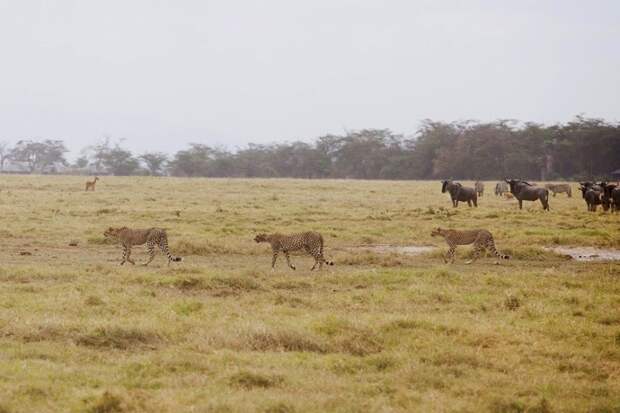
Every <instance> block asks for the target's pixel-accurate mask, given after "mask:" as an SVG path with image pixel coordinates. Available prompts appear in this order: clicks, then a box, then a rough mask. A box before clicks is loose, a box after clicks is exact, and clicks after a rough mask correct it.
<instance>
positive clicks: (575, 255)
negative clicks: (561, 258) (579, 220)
mask: <svg viewBox="0 0 620 413" xmlns="http://www.w3.org/2000/svg"><path fill="white" fill-rule="evenodd" d="M545 249H546V250H549V251H553V252H555V253H556V254H560V255H566V256H569V257H571V258H572V259H574V260H576V261H616V260H620V250H610V249H601V248H594V247H553V248H545Z"/></svg>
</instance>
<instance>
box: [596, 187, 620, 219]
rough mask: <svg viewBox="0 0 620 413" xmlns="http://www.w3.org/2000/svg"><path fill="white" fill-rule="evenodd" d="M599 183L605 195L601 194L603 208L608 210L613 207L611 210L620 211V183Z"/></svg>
mask: <svg viewBox="0 0 620 413" xmlns="http://www.w3.org/2000/svg"><path fill="white" fill-rule="evenodd" d="M599 185H600V186H601V187H602V188H603V195H602V196H601V202H602V205H603V209H604V210H605V211H607V210H608V209H609V208H611V212H618V210H620V188H618V185H616V184H608V183H607V182H601V183H600V184H599Z"/></svg>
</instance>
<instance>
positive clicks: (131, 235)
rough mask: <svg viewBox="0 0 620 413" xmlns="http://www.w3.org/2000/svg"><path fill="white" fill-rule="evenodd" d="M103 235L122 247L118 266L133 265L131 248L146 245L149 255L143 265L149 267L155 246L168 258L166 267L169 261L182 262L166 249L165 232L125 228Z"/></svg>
mask: <svg viewBox="0 0 620 413" xmlns="http://www.w3.org/2000/svg"><path fill="white" fill-rule="evenodd" d="M103 235H104V236H105V237H106V238H113V239H116V240H118V241H119V242H120V243H121V245H122V246H123V260H122V261H121V264H120V265H123V264H125V262H129V263H131V264H135V262H134V261H133V260H132V259H131V247H133V246H134V245H143V244H145V243H146V250H147V252H148V253H149V260H148V261H147V262H146V263H144V265H145V266H146V265H149V264H150V263H151V261H153V258H155V246H158V247H159V248H160V249H161V250H162V252H163V253H164V254H166V256H167V257H168V265H170V262H171V261H175V262H179V261H183V258H181V257H175V256H173V255H172V254H171V253H170V250H169V249H168V235H167V234H166V230H164V229H161V228H148V229H131V228H127V227H121V228H112V227H110V228H108V229H107V230H106V231H105V232H104V233H103Z"/></svg>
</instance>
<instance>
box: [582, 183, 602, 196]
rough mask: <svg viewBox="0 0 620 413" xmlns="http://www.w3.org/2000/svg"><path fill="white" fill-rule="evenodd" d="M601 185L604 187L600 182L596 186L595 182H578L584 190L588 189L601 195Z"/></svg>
mask: <svg viewBox="0 0 620 413" xmlns="http://www.w3.org/2000/svg"><path fill="white" fill-rule="evenodd" d="M601 184H603V185H604V183H602V182H601V183H600V184H597V183H596V182H590V181H587V182H579V185H581V186H583V187H584V188H588V189H591V190H593V191H596V192H600V193H602V192H603V187H602V186H601Z"/></svg>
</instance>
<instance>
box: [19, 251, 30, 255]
mask: <svg viewBox="0 0 620 413" xmlns="http://www.w3.org/2000/svg"><path fill="white" fill-rule="evenodd" d="M19 255H32V252H30V251H20V252H19Z"/></svg>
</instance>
